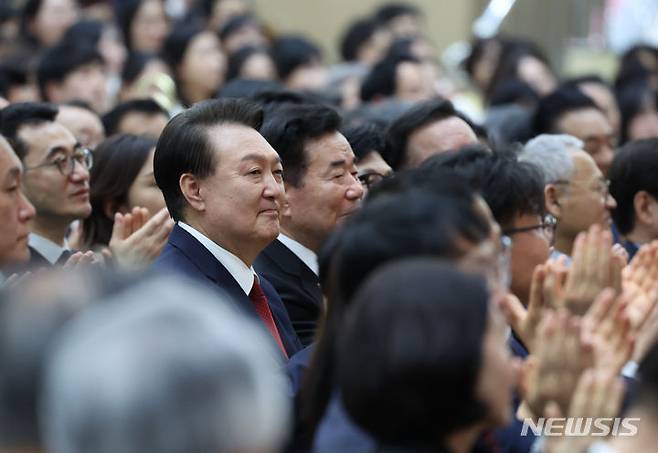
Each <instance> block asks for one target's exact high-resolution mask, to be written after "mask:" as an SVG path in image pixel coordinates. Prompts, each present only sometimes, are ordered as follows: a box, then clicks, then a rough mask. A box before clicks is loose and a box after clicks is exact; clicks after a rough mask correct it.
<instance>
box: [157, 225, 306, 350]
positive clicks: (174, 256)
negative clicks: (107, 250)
mask: <svg viewBox="0 0 658 453" xmlns="http://www.w3.org/2000/svg"><path fill="white" fill-rule="evenodd" d="M153 268H154V269H156V270H168V271H174V272H178V273H180V274H183V275H185V276H186V277H189V278H191V279H193V280H196V281H199V282H202V283H203V284H205V285H207V286H210V287H215V288H220V289H222V290H223V291H224V292H225V293H227V294H228V295H229V296H230V297H231V298H232V299H233V301H234V302H235V303H236V305H237V306H238V307H240V308H241V309H243V310H244V311H245V312H246V313H247V314H249V315H250V316H253V317H254V318H256V319H258V315H257V314H256V310H255V309H254V307H253V305H252V303H251V300H250V299H249V296H247V295H246V294H245V292H244V291H243V290H242V288H241V287H240V285H239V284H238V282H237V281H236V280H235V279H234V278H233V276H232V275H231V274H230V273H229V272H228V270H226V268H225V267H224V266H223V265H222V264H221V263H220V262H219V261H218V260H217V258H215V256H214V255H213V254H212V253H211V252H210V251H209V250H208V249H207V248H205V247H204V246H203V244H201V243H200V242H199V241H197V240H196V239H195V238H194V237H193V236H192V235H191V234H189V233H188V232H187V231H185V230H184V229H183V228H181V227H180V226H178V225H176V226H174V229H173V231H172V232H171V235H170V236H169V240H168V241H167V245H165V247H164V249H163V250H162V253H161V254H160V256H159V257H158V258H157V259H156V260H155V262H154V263H153ZM259 279H260V285H261V287H262V288H263V292H264V293H265V296H266V297H267V300H268V302H269V305H270V310H271V311H272V316H273V317H274V322H275V324H276V327H277V329H278V330H279V335H280V336H281V341H282V342H283V347H284V348H285V349H286V352H287V353H288V357H291V356H292V355H293V354H295V353H296V352H297V351H299V350H300V349H302V345H301V343H300V342H299V338H297V334H295V331H294V329H293V328H292V323H291V322H290V318H289V317H288V313H287V312H286V308H285V307H284V305H283V302H281V298H280V297H279V295H278V294H277V293H276V291H275V290H274V288H273V287H272V285H271V284H270V283H269V282H268V281H267V280H265V279H264V278H263V277H261V276H259Z"/></svg>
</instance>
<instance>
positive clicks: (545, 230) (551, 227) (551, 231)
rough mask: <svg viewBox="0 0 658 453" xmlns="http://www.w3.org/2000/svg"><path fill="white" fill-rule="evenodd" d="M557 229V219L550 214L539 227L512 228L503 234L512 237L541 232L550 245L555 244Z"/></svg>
mask: <svg viewBox="0 0 658 453" xmlns="http://www.w3.org/2000/svg"><path fill="white" fill-rule="evenodd" d="M556 228H557V219H556V218H555V217H553V216H552V215H550V214H546V215H545V216H544V219H543V220H542V222H541V223H540V224H538V225H530V226H527V227H520V228H510V229H509V230H505V231H503V234H506V235H507V236H512V235H514V234H518V233H525V232H528V231H534V230H540V231H541V233H542V234H543V235H544V237H545V238H546V240H547V241H548V243H549V244H553V240H554V238H555V229H556Z"/></svg>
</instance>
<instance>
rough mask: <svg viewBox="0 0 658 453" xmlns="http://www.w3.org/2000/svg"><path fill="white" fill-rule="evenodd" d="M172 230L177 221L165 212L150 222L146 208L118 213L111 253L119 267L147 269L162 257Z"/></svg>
mask: <svg viewBox="0 0 658 453" xmlns="http://www.w3.org/2000/svg"><path fill="white" fill-rule="evenodd" d="M173 227H174V221H173V220H172V219H171V218H170V217H169V212H168V211H167V210H166V209H162V210H160V211H159V212H158V213H156V214H155V215H154V216H153V217H151V218H150V219H149V215H148V210H147V209H145V208H133V210H132V211H131V212H130V213H128V214H120V213H117V214H116V215H115V217H114V227H113V229H112V238H111V239H110V244H109V249H110V252H111V254H112V256H113V258H114V260H115V262H116V263H117V265H118V266H119V267H120V268H124V269H140V268H143V267H146V266H148V265H149V264H150V263H151V262H152V261H153V260H154V259H155V258H156V257H157V256H158V255H159V254H160V251H161V250H162V248H163V247H164V245H165V244H166V243H167V238H168V237H169V233H171V230H172V228H173Z"/></svg>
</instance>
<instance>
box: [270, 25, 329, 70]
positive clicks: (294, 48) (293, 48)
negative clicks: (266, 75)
mask: <svg viewBox="0 0 658 453" xmlns="http://www.w3.org/2000/svg"><path fill="white" fill-rule="evenodd" d="M272 57H273V58H274V64H275V65H276V70H277V73H278V74H279V78H280V79H281V80H286V79H287V78H288V77H289V76H290V74H292V73H293V71H295V70H296V69H297V68H299V67H301V66H304V65H307V64H310V63H313V62H314V61H319V60H321V59H322V52H321V51H320V48H319V47H318V46H317V45H315V44H314V43H312V42H311V41H309V40H308V39H307V38H305V37H303V36H300V35H287V36H282V37H280V38H278V39H277V40H275V41H274V42H273V43H272Z"/></svg>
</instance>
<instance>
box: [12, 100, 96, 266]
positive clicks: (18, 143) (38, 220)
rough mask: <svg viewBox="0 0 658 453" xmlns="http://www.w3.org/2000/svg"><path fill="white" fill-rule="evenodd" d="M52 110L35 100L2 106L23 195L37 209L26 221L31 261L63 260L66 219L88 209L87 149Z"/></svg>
mask: <svg viewBox="0 0 658 453" xmlns="http://www.w3.org/2000/svg"><path fill="white" fill-rule="evenodd" d="M57 112H58V110H57V108H56V107H54V106H52V105H49V104H42V103H34V102H28V103H23V104H12V105H10V106H8V107H5V108H4V109H3V110H2V112H1V118H0V133H1V134H2V135H3V136H4V137H6V138H7V141H9V143H10V144H11V146H12V148H14V150H15V151H16V154H17V155H18V157H19V158H20V159H21V162H22V164H23V169H24V172H25V176H24V178H23V188H24V190H25V195H26V196H27V198H28V199H29V200H30V202H31V203H32V204H33V205H34V207H35V209H36V215H35V217H34V218H33V219H32V220H31V221H30V224H29V228H30V238H29V244H30V251H31V258H30V263H29V264H30V267H33V266H42V265H46V266H48V265H53V264H55V263H63V262H64V261H66V259H67V258H68V257H69V255H70V253H71V252H70V249H69V246H68V243H67V240H66V234H67V231H68V230H69V227H70V225H71V223H72V222H74V221H76V220H82V219H84V218H86V217H87V216H89V214H91V204H90V203H89V170H90V169H91V166H92V163H93V158H92V154H91V152H90V151H89V150H88V149H86V148H84V147H83V146H82V145H81V144H80V143H79V142H78V141H77V140H76V139H75V137H74V136H73V134H72V133H71V132H70V131H69V130H68V129H67V128H66V127H64V126H62V125H61V124H60V123H58V122H56V121H55V118H56V117H57Z"/></svg>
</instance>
